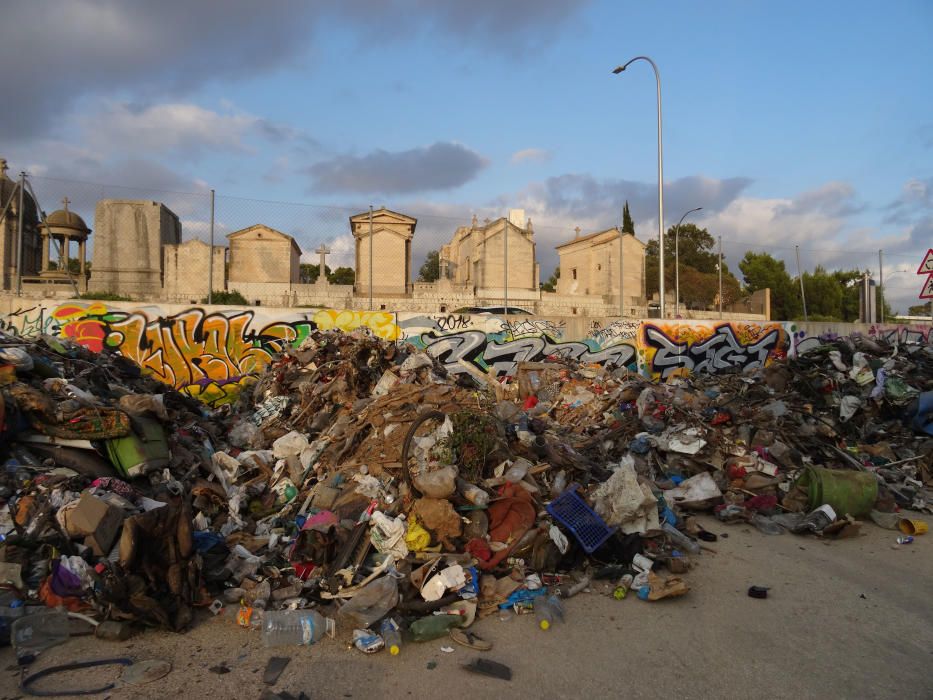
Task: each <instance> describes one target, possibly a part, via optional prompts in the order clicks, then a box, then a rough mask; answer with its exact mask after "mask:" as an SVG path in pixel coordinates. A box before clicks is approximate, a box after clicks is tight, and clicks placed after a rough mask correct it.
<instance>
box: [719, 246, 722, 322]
mask: <svg viewBox="0 0 933 700" xmlns="http://www.w3.org/2000/svg"><path fill="white" fill-rule="evenodd" d="M719 319H720V320H722V236H719Z"/></svg>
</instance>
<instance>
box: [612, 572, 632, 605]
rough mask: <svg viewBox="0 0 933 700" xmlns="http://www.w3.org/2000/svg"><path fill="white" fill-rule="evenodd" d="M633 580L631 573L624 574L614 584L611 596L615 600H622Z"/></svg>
mask: <svg viewBox="0 0 933 700" xmlns="http://www.w3.org/2000/svg"><path fill="white" fill-rule="evenodd" d="M633 580H634V577H633V576H632V575H631V574H625V576H623V577H622V578H621V579H619V583H618V584H616V587H615V590H614V591H613V592H612V597H613V598H615V599H616V600H624V599H625V596H626V595H627V594H628V592H629V589H630V588H631V587H632V581H633Z"/></svg>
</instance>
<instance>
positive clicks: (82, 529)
mask: <svg viewBox="0 0 933 700" xmlns="http://www.w3.org/2000/svg"><path fill="white" fill-rule="evenodd" d="M123 518H124V513H123V510H121V509H120V508H117V507H116V506H113V505H110V504H109V503H107V502H105V501H102V500H101V499H99V498H97V496H92V495H91V494H89V493H85V494H83V495H82V496H81V500H80V501H78V505H77V506H76V507H75V508H74V510H72V511H71V513H70V516H69V525H70V526H71V528H72V532H73V533H76V534H78V535H86V537H85V539H84V544H85V545H87V546H88V547H90V548H91V550H92V551H93V552H94V554H95V555H97V556H99V557H102V556H106V555H107V554H109V553H110V549H111V548H112V547H113V543H114V540H116V538H117V533H119V531H120V526H121V525H123Z"/></svg>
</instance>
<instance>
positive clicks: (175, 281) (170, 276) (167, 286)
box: [162, 239, 227, 303]
mask: <svg viewBox="0 0 933 700" xmlns="http://www.w3.org/2000/svg"><path fill="white" fill-rule="evenodd" d="M213 254H214V265H213V270H212V269H211V263H210V256H211V248H210V245H209V244H207V243H205V242H204V241H200V240H197V239H194V240H190V241H185V242H184V243H180V244H178V245H167V246H164V247H163V248H162V256H163V269H164V280H165V281H164V284H163V288H162V299H164V300H166V301H172V302H176V301H177V302H185V301H192V300H194V302H193V303H200V301H201V300H202V299H205V298H206V297H207V292H208V288H209V287H210V281H211V277H213V283H214V291H221V290H223V289H226V286H227V282H226V275H225V272H224V266H225V263H226V260H227V249H226V248H225V247H223V246H214V251H213Z"/></svg>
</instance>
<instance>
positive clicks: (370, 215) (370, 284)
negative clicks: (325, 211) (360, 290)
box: [322, 204, 373, 311]
mask: <svg viewBox="0 0 933 700" xmlns="http://www.w3.org/2000/svg"><path fill="white" fill-rule="evenodd" d="M322 272H323V271H322ZM369 310H370V311H372V310H373V205H372V204H370V205H369Z"/></svg>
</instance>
